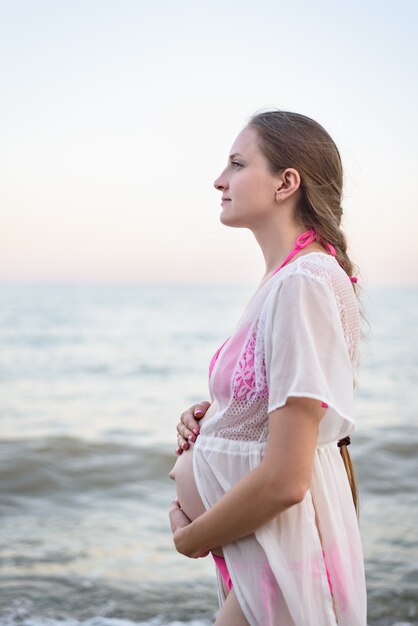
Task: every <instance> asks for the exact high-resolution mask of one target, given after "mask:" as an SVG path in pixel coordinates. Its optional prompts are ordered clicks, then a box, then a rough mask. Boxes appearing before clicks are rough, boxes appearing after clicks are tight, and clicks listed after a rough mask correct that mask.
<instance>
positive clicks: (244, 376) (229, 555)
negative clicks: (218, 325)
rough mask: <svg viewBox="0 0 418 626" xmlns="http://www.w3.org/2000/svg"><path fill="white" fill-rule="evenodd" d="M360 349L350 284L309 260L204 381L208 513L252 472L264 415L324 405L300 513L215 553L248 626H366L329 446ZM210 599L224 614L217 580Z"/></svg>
mask: <svg viewBox="0 0 418 626" xmlns="http://www.w3.org/2000/svg"><path fill="white" fill-rule="evenodd" d="M359 338H360V316H359V309H358V303H357V299H356V296H355V294H354V290H353V288H352V285H351V282H350V279H349V277H348V276H347V274H346V273H345V271H344V270H343V269H342V268H341V266H340V265H339V264H338V262H337V260H336V259H335V258H334V257H333V256H331V255H328V254H326V253H323V252H312V253H309V254H306V255H303V256H301V257H299V258H297V259H296V260H295V261H293V262H292V263H289V264H288V265H286V266H285V267H283V268H282V269H281V270H280V271H279V272H277V273H276V274H274V275H273V276H272V277H271V278H270V279H269V280H268V281H267V282H266V283H265V284H264V285H263V287H261V288H260V289H259V290H258V291H257V292H256V293H255V294H254V296H253V297H252V298H251V299H250V301H249V302H248V304H247V306H246V308H245V310H244V313H243V315H242V317H241V319H240V320H239V322H238V324H237V326H236V328H235V330H234V332H233V334H232V336H231V337H230V338H229V340H228V341H227V342H226V344H225V345H224V346H223V348H222V349H221V351H220V353H219V355H218V359H217V361H216V363H215V366H214V368H213V370H212V373H211V375H210V380H209V388H210V395H211V399H212V401H214V400H216V401H217V404H218V407H219V410H218V411H217V413H216V414H215V415H214V416H212V417H211V418H210V419H208V421H207V422H205V423H204V424H203V425H202V427H201V431H200V435H199V437H198V438H197V441H196V443H195V445H194V453H193V472H194V478H195V480H196V484H197V488H198V491H199V494H200V496H201V498H202V500H203V502H204V504H205V507H206V508H209V507H211V506H212V505H214V504H215V503H216V501H217V500H219V498H221V497H222V495H224V494H225V493H226V492H227V491H228V489H230V487H231V486H232V485H233V484H234V483H236V482H237V481H238V480H240V478H242V477H243V476H244V475H245V474H247V473H248V472H249V471H251V470H252V469H253V468H255V467H256V466H257V465H258V464H259V463H260V461H261V460H262V457H263V454H264V452H265V450H266V446H267V438H268V414H269V413H271V412H272V411H274V410H275V409H277V408H279V407H282V406H284V405H285V403H286V400H287V398H288V397H289V396H300V397H309V398H316V399H318V400H321V401H322V402H324V403H326V404H327V405H328V408H327V409H326V411H325V415H324V417H323V419H322V420H321V422H320V427H319V435H318V440H317V448H316V452H315V461H314V470H313V477H312V482H311V485H310V488H309V490H308V491H307V493H306V495H305V497H304V499H303V500H302V502H300V503H299V504H296V505H294V506H292V507H290V508H289V509H287V510H286V511H284V512H283V513H280V514H278V515H277V516H276V517H275V518H274V519H273V520H272V521H270V522H269V523H267V524H265V525H264V526H262V527H261V528H259V529H258V530H257V531H256V532H255V533H253V534H251V535H249V536H247V537H245V538H243V539H240V540H238V541H234V542H232V543H230V544H228V545H225V546H223V550H224V556H225V560H226V565H227V567H228V570H229V573H230V576H231V580H232V584H233V587H234V590H235V592H236V595H237V598H238V601H239V604H240V606H241V609H242V611H243V613H244V615H245V616H246V618H247V620H248V622H249V623H250V624H251V626H335V625H336V624H338V626H366V592H365V579H364V564H363V553H362V546H361V541H360V534H359V527H358V520H357V517H356V513H355V509H354V505H353V500H352V496H351V491H350V487H349V482H348V479H347V474H346V471H345V468H344V464H343V461H342V458H341V455H340V451H339V448H338V446H337V441H338V440H339V439H341V438H342V437H345V436H347V435H348V434H349V433H351V431H352V430H353V428H354V416H353V377H354V373H355V370H356V366H357V360H358V343H359ZM324 557H325V560H326V565H327V568H328V572H329V576H330V581H331V585H332V594H331V591H330V586H329V584H328V579H327V571H326V568H325V562H324ZM218 594H219V600H220V603H221V604H222V603H223V600H224V598H225V596H224V593H223V588H222V585H221V578H220V574H219V572H218Z"/></svg>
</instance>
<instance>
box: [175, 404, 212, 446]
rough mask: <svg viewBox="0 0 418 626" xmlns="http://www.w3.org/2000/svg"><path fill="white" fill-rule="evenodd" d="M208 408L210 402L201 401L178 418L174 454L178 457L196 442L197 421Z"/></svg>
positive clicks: (198, 429)
mask: <svg viewBox="0 0 418 626" xmlns="http://www.w3.org/2000/svg"><path fill="white" fill-rule="evenodd" d="M209 407H210V402H208V401H207V400H203V401H202V402H199V403H198V404H193V405H192V406H191V407H190V408H188V409H187V410H186V411H184V413H182V414H181V416H180V420H181V421H180V422H179V423H178V424H177V448H176V454H178V455H179V456H180V454H182V452H183V450H188V449H189V447H190V443H194V442H195V441H196V437H197V436H198V435H199V431H200V426H199V424H198V422H197V420H199V419H202V417H203V416H204V415H205V413H206V411H207V410H208V408H209Z"/></svg>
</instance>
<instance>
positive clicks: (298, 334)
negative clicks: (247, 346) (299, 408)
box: [265, 273, 354, 444]
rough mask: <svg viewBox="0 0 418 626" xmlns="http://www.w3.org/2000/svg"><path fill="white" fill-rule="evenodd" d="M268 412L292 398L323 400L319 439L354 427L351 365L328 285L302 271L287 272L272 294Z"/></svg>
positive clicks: (333, 438)
mask: <svg viewBox="0 0 418 626" xmlns="http://www.w3.org/2000/svg"><path fill="white" fill-rule="evenodd" d="M265 354H266V375H267V384H268V388H269V404H268V412H269V413H271V412H272V411H274V410H275V409H277V408H279V407H282V406H284V405H285V404H286V400H287V398H288V397H291V396H298V397H308V398H315V399H317V400H321V401H322V402H323V403H326V405H327V409H326V412H325V415H324V417H323V418H322V420H321V423H320V429H319V438H318V443H319V444H324V443H328V442H332V441H336V440H337V439H340V438H341V437H345V436H346V435H348V434H349V433H350V432H351V431H352V430H353V428H354V418H353V366H352V363H351V360H350V356H349V352H348V348H347V344H346V341H345V337H344V331H343V327H342V323H341V318H340V313H339V310H338V306H337V301H336V299H335V295H334V293H333V292H332V290H331V288H330V287H329V286H328V285H327V284H326V283H323V282H322V281H321V280H320V279H318V278H315V277H312V276H310V275H306V274H303V273H295V274H291V275H289V276H287V277H286V278H285V279H284V280H283V281H282V282H281V283H279V285H278V288H277V289H276V290H275V291H274V292H272V294H271V299H270V300H269V305H268V309H267V317H266V327H265Z"/></svg>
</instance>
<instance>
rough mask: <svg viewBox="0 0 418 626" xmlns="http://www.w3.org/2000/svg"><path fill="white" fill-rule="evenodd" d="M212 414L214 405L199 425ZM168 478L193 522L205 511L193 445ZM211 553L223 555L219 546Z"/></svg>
mask: <svg viewBox="0 0 418 626" xmlns="http://www.w3.org/2000/svg"><path fill="white" fill-rule="evenodd" d="M214 413H216V406H215V403H213V404H212V405H211V406H210V407H209V409H208V410H207V412H206V414H205V416H204V417H203V418H202V419H201V420H200V424H201V425H202V424H203V422H204V421H206V420H207V419H209V418H210V417H211V415H213V414H214ZM169 476H170V478H172V479H173V480H175V481H176V492H177V497H178V499H179V503H180V507H181V509H182V510H183V511H184V513H185V514H186V515H187V517H188V518H189V519H190V520H192V521H193V520H195V519H196V518H197V517H199V516H200V515H202V514H203V513H204V512H205V511H206V508H205V505H204V504H203V502H202V499H201V497H200V495H199V492H198V490H197V485H196V481H195V479H194V474H193V444H191V446H190V447H189V449H188V450H184V451H183V452H182V454H181V455H180V456H179V457H178V459H177V461H176V463H175V464H174V467H173V469H172V470H171V472H170V474H169ZM211 552H213V554H216V555H217V556H222V555H223V552H222V548H221V547H220V546H217V547H216V548H214V549H212V550H211Z"/></svg>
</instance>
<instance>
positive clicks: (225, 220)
mask: <svg viewBox="0 0 418 626" xmlns="http://www.w3.org/2000/svg"><path fill="white" fill-rule="evenodd" d="M219 221H220V222H221V224H223V225H224V226H235V227H236V228H244V227H245V226H246V225H245V224H244V222H243V220H242V219H241V220H240V219H239V218H237V217H236V216H234V215H233V214H232V213H230V212H229V211H222V212H221V214H220V215H219Z"/></svg>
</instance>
